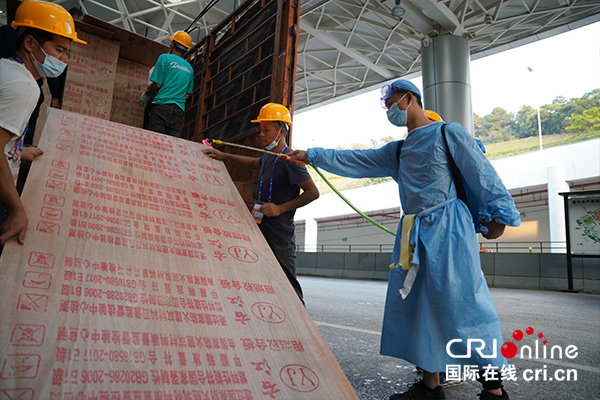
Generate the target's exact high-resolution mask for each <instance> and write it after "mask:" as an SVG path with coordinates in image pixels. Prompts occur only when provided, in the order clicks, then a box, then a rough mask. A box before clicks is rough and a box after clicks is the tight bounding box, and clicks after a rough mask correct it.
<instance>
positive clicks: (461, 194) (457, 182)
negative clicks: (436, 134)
mask: <svg viewBox="0 0 600 400" xmlns="http://www.w3.org/2000/svg"><path fill="white" fill-rule="evenodd" d="M446 125H447V124H443V125H442V137H443V138H444V144H445V145H446V155H447V156H448V162H449V163H450V170H451V171H452V178H453V179H454V186H456V196H457V197H458V198H459V199H461V200H462V201H463V202H464V203H465V204H467V206H468V205H469V203H467V195H466V193H465V188H464V186H463V182H462V177H461V176H460V171H459V169H458V167H457V166H456V163H455V162H454V158H452V153H450V148H449V147H448V139H446Z"/></svg>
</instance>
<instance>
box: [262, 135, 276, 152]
mask: <svg viewBox="0 0 600 400" xmlns="http://www.w3.org/2000/svg"><path fill="white" fill-rule="evenodd" d="M278 144H279V133H278V134H277V136H276V137H275V139H274V140H273V141H272V142H271V144H268V145H266V146H265V149H267V150H269V151H270V150H273V149H274V148H275V147H277V145H278Z"/></svg>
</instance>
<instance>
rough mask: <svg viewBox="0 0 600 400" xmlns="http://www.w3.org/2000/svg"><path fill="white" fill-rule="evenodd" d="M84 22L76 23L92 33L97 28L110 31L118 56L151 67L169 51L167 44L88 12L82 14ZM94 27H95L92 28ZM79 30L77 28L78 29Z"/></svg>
mask: <svg viewBox="0 0 600 400" xmlns="http://www.w3.org/2000/svg"><path fill="white" fill-rule="evenodd" d="M83 22H84V23H85V24H81V25H77V28H78V29H79V28H81V29H82V30H83V31H89V32H90V33H92V34H95V35H98V36H100V35H99V33H98V29H97V28H100V29H102V30H104V31H107V32H111V34H112V37H111V38H112V39H113V40H116V41H118V42H119V43H120V45H121V46H120V48H119V57H121V58H124V59H126V60H129V61H133V62H135V63H138V64H142V65H145V66H147V67H150V68H151V67H153V66H154V64H156V60H158V57H159V56H160V55H161V54H163V53H166V52H168V51H169V46H165V45H164V44H162V43H159V42H157V41H154V40H151V39H148V38H147V37H145V36H142V35H138V34H136V33H133V32H130V31H128V30H125V29H123V28H120V27H118V26H116V25H113V24H111V23H109V22H106V21H103V20H101V19H99V18H96V17H92V16H91V15H89V14H86V15H84V16H83ZM94 27H95V28H96V29H94ZM78 32H79V30H78Z"/></svg>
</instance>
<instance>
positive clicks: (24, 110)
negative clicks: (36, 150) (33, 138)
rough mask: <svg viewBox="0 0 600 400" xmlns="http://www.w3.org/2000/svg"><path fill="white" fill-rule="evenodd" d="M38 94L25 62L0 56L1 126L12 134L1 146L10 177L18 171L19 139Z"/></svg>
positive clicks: (38, 90) (21, 137) (19, 158)
mask: <svg viewBox="0 0 600 400" xmlns="http://www.w3.org/2000/svg"><path fill="white" fill-rule="evenodd" d="M39 97H40V88H39V86H38V84H37V82H36V81H35V79H33V75H31V72H29V70H28V69H27V68H26V67H25V65H23V64H21V63H19V62H16V61H14V60H13V59H7V58H3V59H0V127H2V128H4V129H6V130H7V131H9V132H10V133H12V134H13V135H14V136H13V138H12V139H11V140H9V142H8V143H7V144H6V146H4V154H5V156H6V158H7V160H8V164H9V166H10V170H11V172H12V174H13V177H15V178H16V176H17V174H18V172H19V164H20V160H21V149H22V139H23V133H24V132H25V128H27V124H28V123H29V118H30V117H31V114H32V113H33V110H34V109H35V106H36V104H37V102H38V99H39Z"/></svg>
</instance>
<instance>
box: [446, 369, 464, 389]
mask: <svg viewBox="0 0 600 400" xmlns="http://www.w3.org/2000/svg"><path fill="white" fill-rule="evenodd" d="M464 384H465V381H464V380H462V379H446V374H445V373H444V372H440V386H441V387H442V388H444V389H445V388H449V387H455V386H460V385H464Z"/></svg>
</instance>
